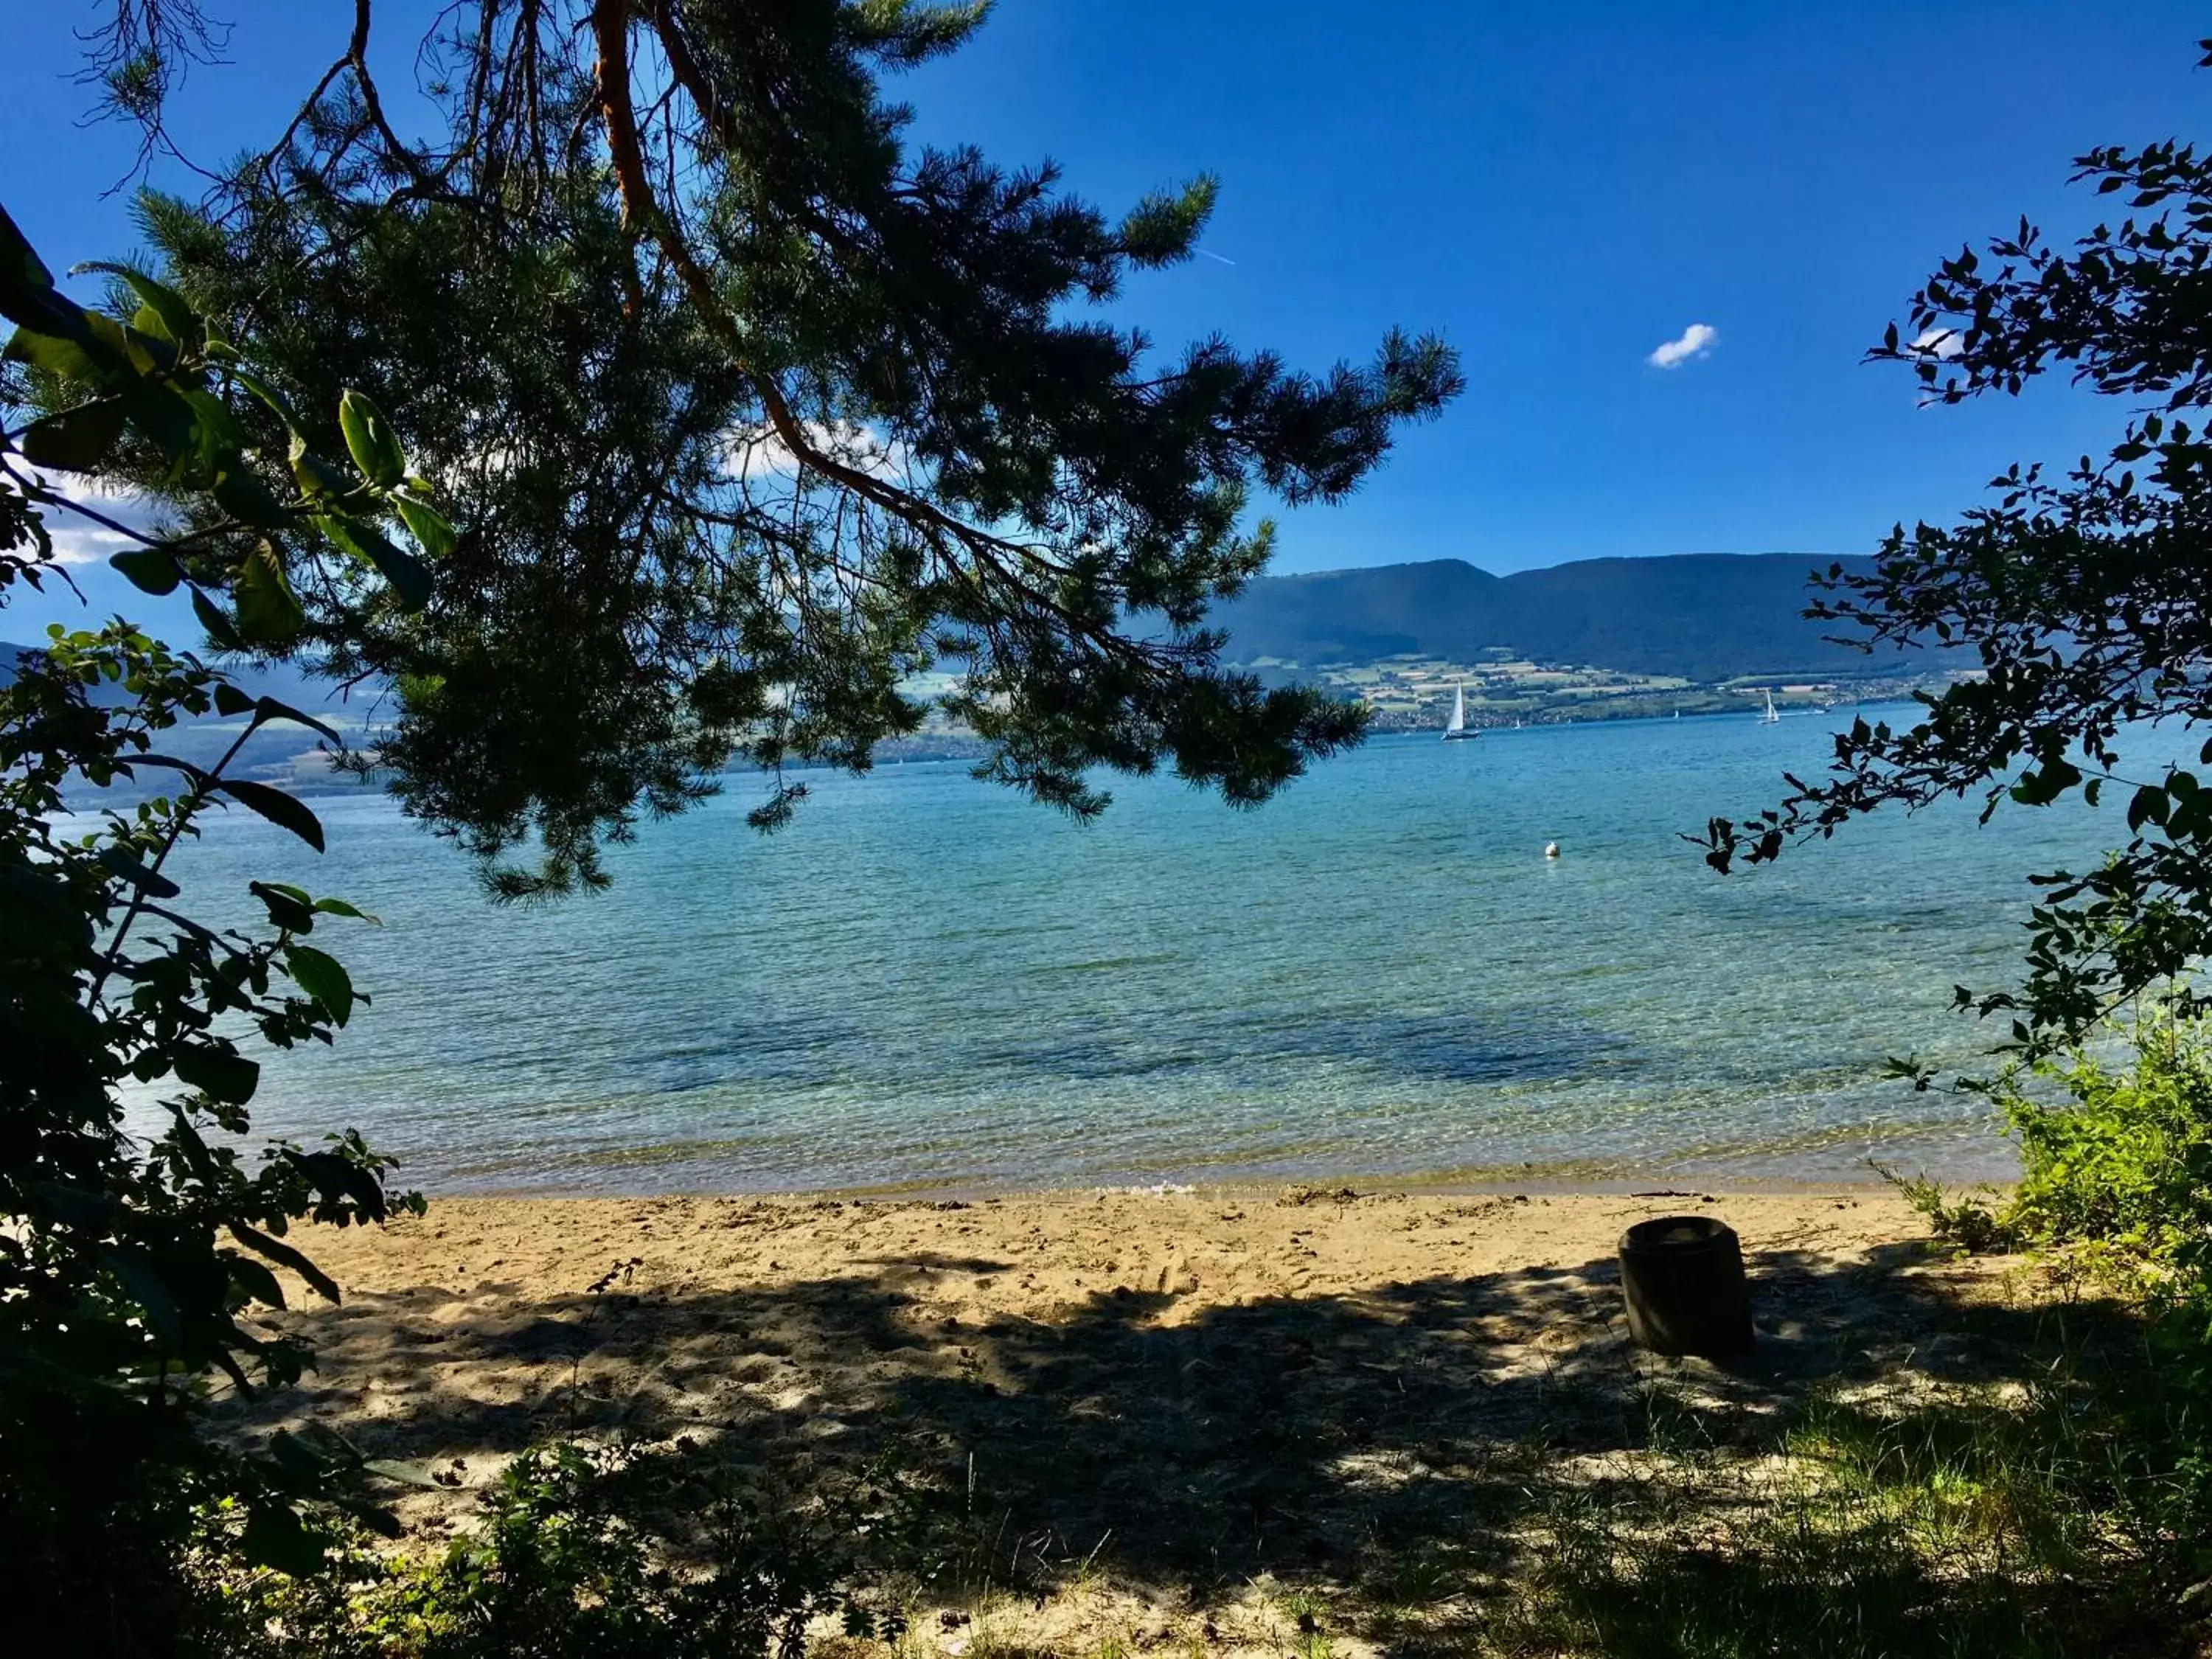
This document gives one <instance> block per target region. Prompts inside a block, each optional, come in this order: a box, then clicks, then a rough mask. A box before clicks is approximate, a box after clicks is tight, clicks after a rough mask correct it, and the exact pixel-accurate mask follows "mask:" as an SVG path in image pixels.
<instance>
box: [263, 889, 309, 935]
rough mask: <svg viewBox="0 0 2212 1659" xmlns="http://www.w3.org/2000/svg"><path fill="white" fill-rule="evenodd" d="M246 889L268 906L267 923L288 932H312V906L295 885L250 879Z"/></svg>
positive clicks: (304, 894) (305, 895)
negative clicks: (289, 885)
mask: <svg viewBox="0 0 2212 1659" xmlns="http://www.w3.org/2000/svg"><path fill="white" fill-rule="evenodd" d="M246 890H247V891H249V892H251V893H252V895H253V896H254V897H256V898H258V899H259V900H260V901H261V902H262V903H264V904H265V905H267V906H268V907H269V925H270V927H281V928H283V930H284V931H285V932H286V933H309V932H312V931H313V928H314V926H315V911H314V907H313V904H311V903H310V902H308V899H307V894H306V893H305V892H303V891H301V890H300V889H299V888H297V887H288V886H286V885H284V884H283V883H282V882H274V881H250V882H248V883H246Z"/></svg>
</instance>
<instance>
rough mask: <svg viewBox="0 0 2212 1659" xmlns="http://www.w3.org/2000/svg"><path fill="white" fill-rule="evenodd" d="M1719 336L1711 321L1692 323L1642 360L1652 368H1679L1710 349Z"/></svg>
mask: <svg viewBox="0 0 2212 1659" xmlns="http://www.w3.org/2000/svg"><path fill="white" fill-rule="evenodd" d="M1720 337H1721V331H1720V330H1718V329H1717V328H1715V327H1714V326H1713V325H1711V323H1692V324H1691V325H1689V327H1687V328H1686V329H1684V330H1683V331H1681V333H1680V335H1678V336H1677V337H1674V339H1671V340H1669V341H1668V342H1667V343H1665V344H1663V345H1662V346H1660V347H1659V348H1657V349H1656V350H1654V351H1653V352H1652V354H1651V355H1650V356H1649V357H1646V358H1645V359H1644V362H1647V363H1649V364H1650V365H1651V367H1652V368H1680V367H1681V366H1682V365H1683V364H1684V363H1686V362H1689V361H1690V360H1691V359H1692V357H1702V356H1705V354H1706V353H1707V352H1708V351H1711V349H1713V347H1714V346H1715V345H1716V344H1717V343H1718V342H1719V340H1720Z"/></svg>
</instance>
